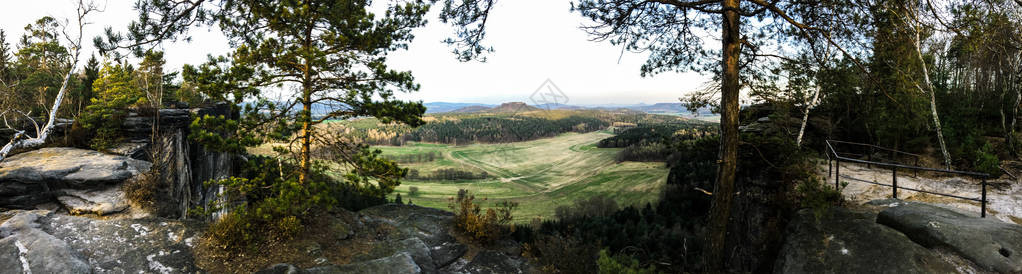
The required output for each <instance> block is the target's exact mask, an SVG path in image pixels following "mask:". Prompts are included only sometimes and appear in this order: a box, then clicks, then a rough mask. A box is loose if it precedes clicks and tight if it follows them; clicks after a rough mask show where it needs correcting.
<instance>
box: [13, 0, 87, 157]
mask: <svg viewBox="0 0 1022 274" xmlns="http://www.w3.org/2000/svg"><path fill="white" fill-rule="evenodd" d="M95 11H99V9H98V8H97V7H96V5H95V3H93V2H88V3H86V2H85V1H84V0H78V7H77V13H78V18H77V23H78V25H77V27H78V32H77V33H69V32H68V29H67V28H68V25H69V22H67V21H65V23H64V24H63V26H64V28H63V30H62V31H61V32H62V34H63V35H64V39H66V40H67V42H68V43H69V44H70V45H71V48H70V51H71V66H70V67H69V68H68V70H67V74H65V75H64V82H63V83H62V84H61V85H60V91H58V92H57V97H56V98H54V99H53V107H51V108H50V109H49V116H48V117H47V119H46V123H45V124H44V125H43V126H42V127H40V126H39V123H38V121H36V120H35V118H32V116H31V115H30V113H23V112H21V111H18V110H14V109H7V110H3V111H2V112H0V117H3V120H4V126H6V127H7V129H10V130H14V136H12V137H11V140H10V141H9V142H8V143H7V144H6V145H4V147H3V148H2V149H0V161H3V160H4V159H6V158H7V154H9V153H11V150H13V149H17V148H30V147H38V146H40V145H42V144H43V143H45V142H46V138H48V137H49V136H50V131H51V130H53V126H54V123H55V122H56V120H57V111H58V110H59V109H60V105H61V104H62V103H63V101H64V95H65V94H67V90H68V85H69V84H70V82H71V77H73V76H74V75H75V68H76V67H77V66H78V60H79V56H80V55H81V50H82V32H83V30H84V29H85V26H86V25H88V24H89V23H88V22H85V17H86V16H87V15H88V14H89V13H91V12H95ZM72 35H75V36H74V37H72ZM8 114H11V115H15V114H20V115H22V116H24V117H25V118H27V119H28V120H29V121H31V122H32V124H33V125H34V127H35V136H30V135H28V133H27V132H26V130H23V129H17V128H14V127H12V126H11V125H10V124H9V123H7V115H8Z"/></svg>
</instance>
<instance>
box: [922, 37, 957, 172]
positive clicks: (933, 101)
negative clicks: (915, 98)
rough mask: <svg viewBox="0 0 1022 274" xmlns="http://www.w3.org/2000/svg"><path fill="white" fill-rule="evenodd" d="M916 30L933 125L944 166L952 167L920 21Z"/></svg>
mask: <svg viewBox="0 0 1022 274" xmlns="http://www.w3.org/2000/svg"><path fill="white" fill-rule="evenodd" d="M917 19H918V18H917ZM914 30H915V31H914V33H915V48H916V56H917V57H918V58H919V66H920V67H921V68H922V69H923V81H924V82H923V83H924V84H925V85H926V89H927V90H929V93H930V112H931V114H932V115H933V127H934V129H936V130H937V142H938V143H940V153H941V154H942V155H943V156H944V168H946V169H951V154H948V152H947V144H945V143H944V130H943V129H942V128H941V126H940V116H939V115H938V114H937V94H936V93H937V91H936V90H934V89H933V83H932V82H930V71H929V69H927V68H926V59H924V58H923V46H922V41H920V40H921V38H920V37H919V32H920V31H921V30H920V29H919V23H918V22H917V23H916V25H915V26H914ZM923 92H926V91H923Z"/></svg>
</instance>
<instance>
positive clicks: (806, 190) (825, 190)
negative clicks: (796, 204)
mask: <svg viewBox="0 0 1022 274" xmlns="http://www.w3.org/2000/svg"><path fill="white" fill-rule="evenodd" d="M847 185H848V183H847V182H841V185H840V188H837V189H835V188H834V186H832V185H830V184H827V183H826V182H821V181H819V180H816V179H810V180H804V181H801V182H799V183H798V185H796V186H795V193H796V195H798V200H799V201H800V203H801V204H800V205H801V206H802V207H805V208H810V209H812V210H813V214H814V215H815V216H816V218H820V216H823V214H824V213H826V212H827V210H829V209H830V208H831V207H832V206H835V205H840V203H841V201H842V200H844V197H843V196H841V188H844V187H845V186H847Z"/></svg>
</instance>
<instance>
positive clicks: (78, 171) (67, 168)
mask: <svg viewBox="0 0 1022 274" xmlns="http://www.w3.org/2000/svg"><path fill="white" fill-rule="evenodd" d="M149 166H150V164H149V163H147V162H145V161H140V160H135V159H131V158H127V157H124V156H116V155H110V154H104V153H102V152H99V151H95V150H87V149H78V148H69V147H49V148H42V149H38V150H33V151H29V152H25V153H21V154H17V155H14V156H11V157H10V158H8V159H6V160H4V161H3V162H2V163H0V182H6V181H17V182H23V183H64V184H67V185H71V186H82V185H94V184H97V183H111V182H121V181H124V180H125V179H128V178H131V177H134V176H135V175H138V174H139V173H141V172H145V171H147V170H149Z"/></svg>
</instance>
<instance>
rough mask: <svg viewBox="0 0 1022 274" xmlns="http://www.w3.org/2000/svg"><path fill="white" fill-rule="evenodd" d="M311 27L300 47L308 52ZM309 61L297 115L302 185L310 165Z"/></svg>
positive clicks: (310, 82) (310, 102) (306, 64)
mask: <svg viewBox="0 0 1022 274" xmlns="http://www.w3.org/2000/svg"><path fill="white" fill-rule="evenodd" d="M312 27H313V26H312V25H311V24H310V25H308V26H306V27H305V33H304V34H305V41H303V43H302V47H303V48H305V49H306V50H308V49H309V48H311V47H312ZM309 62H310V60H309V59H308V58H306V59H305V63H304V64H303V67H302V113H301V114H299V115H298V119H300V120H301V121H300V122H301V123H302V136H301V146H302V149H301V152H300V154H301V155H299V158H300V159H299V160H298V161H299V162H298V168H299V171H298V183H299V184H302V185H304V184H305V182H306V181H307V180H308V179H309V169H310V166H311V165H312V71H311V70H312V68H311V66H309Z"/></svg>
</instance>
